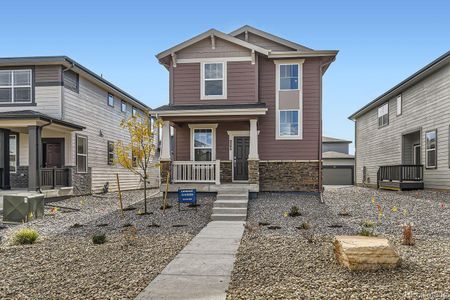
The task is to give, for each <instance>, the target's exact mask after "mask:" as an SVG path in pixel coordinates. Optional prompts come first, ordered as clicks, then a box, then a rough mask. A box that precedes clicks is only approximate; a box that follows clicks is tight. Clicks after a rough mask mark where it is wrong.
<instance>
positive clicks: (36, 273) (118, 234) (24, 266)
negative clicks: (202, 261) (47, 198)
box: [0, 191, 215, 299]
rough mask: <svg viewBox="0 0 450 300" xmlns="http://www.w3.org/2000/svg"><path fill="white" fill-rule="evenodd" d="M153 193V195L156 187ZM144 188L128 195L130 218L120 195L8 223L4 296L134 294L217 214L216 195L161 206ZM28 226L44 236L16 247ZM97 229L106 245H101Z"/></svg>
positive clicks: (70, 202)
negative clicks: (193, 203)
mask: <svg viewBox="0 0 450 300" xmlns="http://www.w3.org/2000/svg"><path fill="white" fill-rule="evenodd" d="M149 194H152V192H150V193H149ZM142 195H143V192H142V191H133V192H126V193H124V203H125V205H124V207H127V209H126V210H125V211H124V216H123V217H122V215H121V213H120V212H119V211H118V210H117V207H118V200H117V194H115V193H110V194H107V195H101V196H87V197H75V198H70V199H66V200H63V201H59V202H56V203H52V204H54V205H57V206H61V207H62V206H63V207H68V208H77V209H80V210H79V211H73V210H70V209H60V210H58V211H57V212H56V213H55V212H54V211H53V212H52V211H51V210H50V209H49V208H48V207H46V214H48V215H46V217H45V218H44V219H40V220H34V221H32V222H30V223H27V224H22V225H16V226H9V227H8V228H7V229H3V230H1V231H0V233H1V234H2V235H3V236H4V237H5V239H4V241H3V244H2V245H1V247H0V255H1V257H2V259H1V260H0V269H1V270H2V276H1V278H0V298H1V299H134V297H136V296H137V295H138V294H139V292H140V291H141V290H142V289H144V288H145V287H146V286H147V285H148V284H149V283H150V282H151V280H153V279H154V278H155V277H156V275H157V274H158V273H159V272H161V271H162V270H163V269H164V267H165V266H166V265H167V264H168V263H169V262H170V261H171V260H172V259H173V258H174V257H175V255H176V254H178V252H179V251H180V250H181V249H183V248H184V246H185V245H187V243H188V242H189V241H190V240H191V239H192V237H193V236H195V234H197V233H198V232H199V231H200V230H201V228H203V227H204V226H205V225H206V224H207V223H208V222H209V219H210V215H211V211H212V203H213V201H214V198H215V197H214V196H210V195H199V196H198V202H199V204H200V206H198V207H197V211H196V210H195V208H189V207H187V206H186V205H184V206H182V211H180V212H179V211H178V207H177V205H176V204H175V203H176V199H175V197H173V196H172V197H170V199H169V204H171V205H173V207H172V208H170V209H167V210H166V211H165V215H163V211H162V210H161V209H160V206H161V201H162V199H161V197H154V198H152V199H149V200H148V211H149V212H150V214H148V215H140V214H139V213H140V212H142V211H143V201H142ZM22 227H28V228H34V229H36V230H38V231H39V233H40V234H41V236H40V238H39V239H38V242H37V243H36V244H34V245H27V246H13V245H11V244H10V243H9V241H8V240H7V238H8V237H10V236H11V235H12V234H13V233H14V232H15V231H16V230H18V229H19V228H22ZM94 234H106V239H107V240H106V243H105V244H101V245H94V244H93V243H92V236H93V235H94Z"/></svg>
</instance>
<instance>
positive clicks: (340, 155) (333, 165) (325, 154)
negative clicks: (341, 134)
mask: <svg viewBox="0 0 450 300" xmlns="http://www.w3.org/2000/svg"><path fill="white" fill-rule="evenodd" d="M351 143H352V142H351V141H348V140H343V139H338V138H333V137H328V136H324V137H322V161H323V184H325V185H353V183H354V173H355V157H354V156H353V155H351V154H349V145H350V144H351Z"/></svg>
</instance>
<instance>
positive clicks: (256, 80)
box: [151, 26, 337, 192]
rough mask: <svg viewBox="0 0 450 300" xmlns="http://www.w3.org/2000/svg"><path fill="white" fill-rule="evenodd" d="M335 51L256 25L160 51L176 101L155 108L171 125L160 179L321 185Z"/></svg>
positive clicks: (258, 186)
mask: <svg viewBox="0 0 450 300" xmlns="http://www.w3.org/2000/svg"><path fill="white" fill-rule="evenodd" d="M336 54H337V51H334V50H313V49H311V48H308V47H305V46H302V45H300V44H297V43H294V42H291V41H288V40H285V39H283V38H280V37H277V36H275V35H272V34H269V33H267V32H263V31H261V30H258V29H255V28H252V27H250V26H244V27H242V28H239V29H237V30H235V31H233V32H231V33H229V34H226V33H223V32H220V31H218V30H215V29H211V30H208V31H206V32H204V33H202V34H200V35H197V36H195V37H193V38H191V39H189V40H187V41H185V42H183V43H181V44H178V45H176V46H174V47H172V48H170V49H168V50H165V51H163V52H161V53H159V54H158V55H157V56H156V57H157V59H158V60H159V62H160V63H161V64H162V65H163V66H164V67H165V68H166V69H167V70H168V71H169V86H170V93H169V94H170V98H169V104H168V105H164V106H161V107H159V108H157V109H155V110H153V111H152V112H151V113H152V114H153V115H154V116H157V117H159V118H161V119H162V120H163V124H164V125H163V129H162V149H161V157H160V159H161V166H162V176H161V179H162V180H164V181H165V180H166V179H167V175H168V173H169V172H171V176H170V178H171V182H172V184H173V185H172V186H173V187H174V188H177V187H180V186H183V183H190V186H192V183H197V185H196V187H197V189H199V190H203V191H213V190H215V187H217V185H219V184H222V185H223V184H230V183H241V184H245V185H246V186H248V187H249V190H250V191H251V192H258V191H313V192H317V191H319V190H321V188H320V187H321V177H322V176H321V157H322V153H321V150H320V149H321V147H320V145H321V142H322V141H321V132H322V129H321V118H322V76H323V75H324V73H325V71H326V70H327V69H328V67H329V66H330V64H331V63H332V62H333V61H334V59H335V56H336ZM171 128H173V129H172V130H171ZM171 132H173V135H174V143H173V149H170V148H171V147H170V144H171V143H170V140H171V138H170V136H171ZM185 186H186V185H185Z"/></svg>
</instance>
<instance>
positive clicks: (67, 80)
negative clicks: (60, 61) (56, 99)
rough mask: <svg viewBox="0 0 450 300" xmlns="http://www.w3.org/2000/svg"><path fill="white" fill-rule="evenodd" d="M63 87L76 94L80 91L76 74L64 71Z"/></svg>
mask: <svg viewBox="0 0 450 300" xmlns="http://www.w3.org/2000/svg"><path fill="white" fill-rule="evenodd" d="M64 86H65V87H66V88H67V89H69V90H71V91H72V92H75V93H78V92H79V90H80V78H79V76H78V74H77V73H75V72H74V71H72V70H67V71H65V72H64Z"/></svg>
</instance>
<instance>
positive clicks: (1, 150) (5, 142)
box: [0, 129, 19, 190]
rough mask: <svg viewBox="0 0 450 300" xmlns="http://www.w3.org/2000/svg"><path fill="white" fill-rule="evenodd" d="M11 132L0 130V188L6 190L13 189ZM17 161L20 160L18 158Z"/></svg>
mask: <svg viewBox="0 0 450 300" xmlns="http://www.w3.org/2000/svg"><path fill="white" fill-rule="evenodd" d="M10 133H11V130H9V129H0V169H1V174H0V178H1V182H0V188H2V189H4V190H9V189H11V182H10V173H9V172H10V170H9V135H10ZM17 159H19V158H18V157H17Z"/></svg>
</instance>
